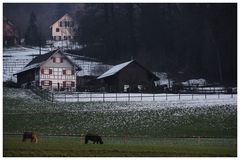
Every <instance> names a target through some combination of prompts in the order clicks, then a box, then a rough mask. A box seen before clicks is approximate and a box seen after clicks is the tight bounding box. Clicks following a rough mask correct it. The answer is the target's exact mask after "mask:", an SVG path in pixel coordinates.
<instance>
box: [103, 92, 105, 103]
mask: <svg viewBox="0 0 240 160" xmlns="http://www.w3.org/2000/svg"><path fill="white" fill-rule="evenodd" d="M104 97H105V95H104V92H103V102H105V99H104Z"/></svg>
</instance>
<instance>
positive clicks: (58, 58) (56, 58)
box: [52, 57, 63, 63]
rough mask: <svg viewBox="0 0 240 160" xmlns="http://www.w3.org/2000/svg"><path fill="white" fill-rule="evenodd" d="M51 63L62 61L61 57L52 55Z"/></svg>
mask: <svg viewBox="0 0 240 160" xmlns="http://www.w3.org/2000/svg"><path fill="white" fill-rule="evenodd" d="M52 59H53V63H62V62H63V57H52Z"/></svg>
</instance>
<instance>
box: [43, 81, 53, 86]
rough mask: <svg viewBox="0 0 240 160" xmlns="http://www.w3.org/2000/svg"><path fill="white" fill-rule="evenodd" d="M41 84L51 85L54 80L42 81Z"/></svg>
mask: <svg viewBox="0 0 240 160" xmlns="http://www.w3.org/2000/svg"><path fill="white" fill-rule="evenodd" d="M41 84H42V86H51V85H52V81H42V82H41Z"/></svg>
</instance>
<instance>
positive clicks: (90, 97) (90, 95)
mask: <svg viewBox="0 0 240 160" xmlns="http://www.w3.org/2000/svg"><path fill="white" fill-rule="evenodd" d="M90 102H92V92H90Z"/></svg>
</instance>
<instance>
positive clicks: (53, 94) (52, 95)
mask: <svg viewBox="0 0 240 160" xmlns="http://www.w3.org/2000/svg"><path fill="white" fill-rule="evenodd" d="M53 96H54V94H53V92H52V102H53Z"/></svg>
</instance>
